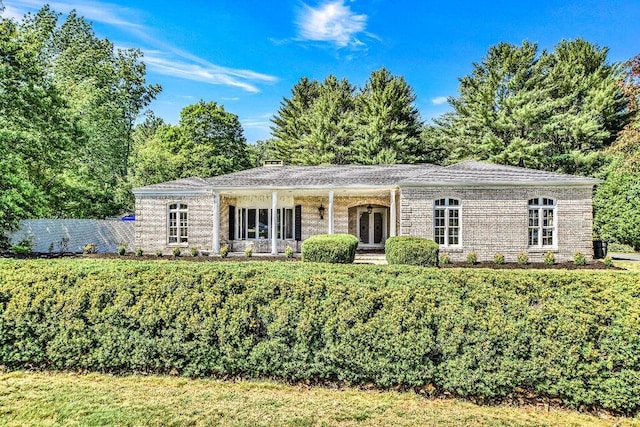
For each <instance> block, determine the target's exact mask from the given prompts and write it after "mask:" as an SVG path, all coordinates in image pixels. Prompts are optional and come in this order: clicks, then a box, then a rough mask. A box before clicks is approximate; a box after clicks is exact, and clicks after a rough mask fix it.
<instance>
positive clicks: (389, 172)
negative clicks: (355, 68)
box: [134, 160, 600, 193]
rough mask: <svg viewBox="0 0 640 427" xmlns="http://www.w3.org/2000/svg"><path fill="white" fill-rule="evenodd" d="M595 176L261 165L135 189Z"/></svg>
mask: <svg viewBox="0 0 640 427" xmlns="http://www.w3.org/2000/svg"><path fill="white" fill-rule="evenodd" d="M599 182H600V181H599V180H597V179H593V178H587V177H581V176H573V175H565V174H559V173H553V172H545V171H538V170H533V169H526V168H518V167H513V166H503V165H494V164H491V163H484V162H477V161H472V160H470V161H465V162H461V163H457V164H455V165H451V166H447V167H443V166H437V165H431V164H417V165H373V166H363V165H332V166H262V167H259V168H254V169H248V170H244V171H240V172H235V173H230V174H227V175H220V176H216V177H212V178H206V179H202V178H186V179H181V180H177V181H171V182H164V183H161V184H155V185H149V186H146V187H141V188H136V189H134V193H144V192H154V191H170V190H176V191H180V190H199V189H200V190H207V189H213V190H234V189H238V190H239V189H255V188H317V187H327V188H330V187H354V188H356V187H389V186H396V185H397V186H400V187H402V186H403V185H420V186H433V185H487V184H495V185H528V184H531V185H545V184H546V185H552V184H556V185H594V184H597V183H599Z"/></svg>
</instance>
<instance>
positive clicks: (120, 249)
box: [118, 245, 127, 256]
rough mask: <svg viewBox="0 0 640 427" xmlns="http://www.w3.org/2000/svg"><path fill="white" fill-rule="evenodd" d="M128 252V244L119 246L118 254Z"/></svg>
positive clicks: (121, 254)
mask: <svg viewBox="0 0 640 427" xmlns="http://www.w3.org/2000/svg"><path fill="white" fill-rule="evenodd" d="M126 253H127V246H126V245H120V246H118V255H120V256H123V255H124V254H126Z"/></svg>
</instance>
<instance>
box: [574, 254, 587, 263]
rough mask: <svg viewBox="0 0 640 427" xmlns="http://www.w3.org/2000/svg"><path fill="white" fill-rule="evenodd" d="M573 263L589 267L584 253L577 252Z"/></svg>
mask: <svg viewBox="0 0 640 427" xmlns="http://www.w3.org/2000/svg"><path fill="white" fill-rule="evenodd" d="M573 263H574V264H575V265H587V259H586V258H585V256H584V254H583V253H582V252H580V251H576V253H574V254H573Z"/></svg>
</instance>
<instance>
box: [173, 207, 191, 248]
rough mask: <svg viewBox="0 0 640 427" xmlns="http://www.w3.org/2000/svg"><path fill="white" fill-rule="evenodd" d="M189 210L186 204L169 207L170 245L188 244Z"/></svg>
mask: <svg viewBox="0 0 640 427" xmlns="http://www.w3.org/2000/svg"><path fill="white" fill-rule="evenodd" d="M188 241H189V235H188V210H187V205H186V204H184V203H173V204H171V205H169V244H180V243H188Z"/></svg>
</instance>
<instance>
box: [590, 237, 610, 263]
mask: <svg viewBox="0 0 640 427" xmlns="http://www.w3.org/2000/svg"><path fill="white" fill-rule="evenodd" d="M606 256H607V242H605V241H604V240H594V241H593V257H594V258H595V259H602V258H604V257H606Z"/></svg>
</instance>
